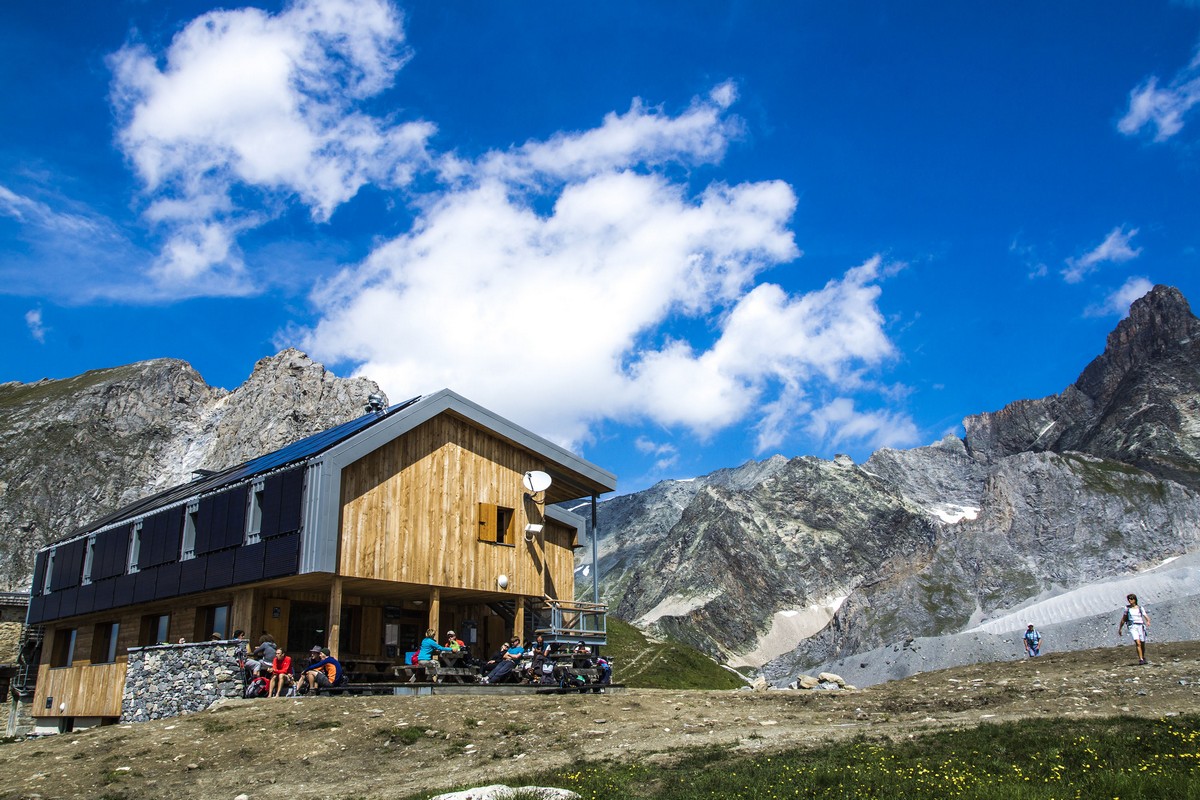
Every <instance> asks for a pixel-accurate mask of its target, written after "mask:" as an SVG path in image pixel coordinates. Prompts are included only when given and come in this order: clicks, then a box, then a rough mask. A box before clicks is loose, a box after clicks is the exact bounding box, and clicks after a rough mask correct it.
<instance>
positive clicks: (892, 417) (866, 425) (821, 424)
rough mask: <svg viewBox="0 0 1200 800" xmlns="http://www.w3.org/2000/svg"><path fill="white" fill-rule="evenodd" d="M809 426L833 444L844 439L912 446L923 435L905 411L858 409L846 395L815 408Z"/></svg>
mask: <svg viewBox="0 0 1200 800" xmlns="http://www.w3.org/2000/svg"><path fill="white" fill-rule="evenodd" d="M808 430H809V433H811V434H812V435H813V436H814V437H815V438H817V439H819V440H821V441H823V442H827V443H828V444H830V445H831V446H833V447H837V446H839V445H842V444H845V443H865V444H867V445H869V446H870V447H871V448H872V449H878V448H880V447H910V446H912V445H914V444H916V443H917V441H918V440H919V438H920V432H919V431H918V430H917V426H916V425H915V424H914V423H913V421H912V420H911V419H909V418H908V417H907V416H906V415H904V414H901V413H897V412H889V411H883V410H880V411H859V410H858V409H857V408H855V403H854V401H853V400H851V399H850V398H847V397H839V398H837V399H836V400H834V401H832V402H830V403H829V404H827V405H825V406H823V407H821V408H818V409H816V410H815V411H814V412H813V414H812V419H811V422H810V423H809V425H808Z"/></svg>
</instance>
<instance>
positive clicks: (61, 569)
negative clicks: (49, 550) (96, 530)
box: [50, 539, 87, 592]
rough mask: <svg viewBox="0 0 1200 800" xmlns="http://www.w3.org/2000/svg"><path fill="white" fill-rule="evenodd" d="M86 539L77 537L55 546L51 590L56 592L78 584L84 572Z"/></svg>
mask: <svg viewBox="0 0 1200 800" xmlns="http://www.w3.org/2000/svg"><path fill="white" fill-rule="evenodd" d="M85 547H87V540H86V539H76V540H75V541H73V542H70V543H69V544H60V545H59V546H58V547H56V548H54V574H52V575H51V576H50V590H51V591H54V592H58V591H62V590H63V589H67V588H70V587H72V586H78V585H79V580H80V577H81V575H82V574H83V553H84V548H85Z"/></svg>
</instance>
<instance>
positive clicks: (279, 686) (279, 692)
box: [267, 647, 293, 697]
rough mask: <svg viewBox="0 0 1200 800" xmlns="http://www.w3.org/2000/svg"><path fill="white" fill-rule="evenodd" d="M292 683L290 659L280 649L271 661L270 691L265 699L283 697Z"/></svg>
mask: <svg viewBox="0 0 1200 800" xmlns="http://www.w3.org/2000/svg"><path fill="white" fill-rule="evenodd" d="M292 683H293V681H292V657H291V656H289V655H288V654H287V653H285V652H283V648H282V647H281V648H279V649H278V650H276V651H275V658H274V659H272V661H271V691H270V692H269V693H268V694H267V697H283V695H284V694H286V693H287V690H288V687H289V686H291V685H292Z"/></svg>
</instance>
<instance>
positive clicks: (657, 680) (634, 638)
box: [602, 616, 745, 689]
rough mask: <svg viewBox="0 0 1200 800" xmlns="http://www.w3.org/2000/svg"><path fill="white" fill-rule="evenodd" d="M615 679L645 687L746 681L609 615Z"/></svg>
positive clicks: (730, 686)
mask: <svg viewBox="0 0 1200 800" xmlns="http://www.w3.org/2000/svg"><path fill="white" fill-rule="evenodd" d="M602 652H603V653H604V654H605V655H606V656H610V657H611V658H612V659H613V680H614V681H615V682H617V683H623V684H625V685H626V686H631V687H637V688H642V689H736V688H738V687H739V686H745V682H744V681H742V680H740V679H739V678H738V677H737V676H736V675H734V674H732V673H731V672H729V670H727V669H724V668H723V667H721V666H720V665H718V664H717V663H716V662H715V661H713V660H712V659H711V658H709V657H708V656H706V655H704V654H703V653H701V652H700V651H699V650H696V649H694V648H692V647H688V646H687V645H684V644H679V643H678V642H652V641H650V640H648V639H647V638H646V637H645V636H643V635H642V632H641V631H639V630H638V629H637V628H635V627H634V626H633V625H630V624H629V623H628V622H623V621H621V620H619V619H615V618H614V617H611V616H610V617H609V618H608V646H607V647H605V648H604V650H603V651H602Z"/></svg>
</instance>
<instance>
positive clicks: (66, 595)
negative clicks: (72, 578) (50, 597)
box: [56, 586, 79, 619]
mask: <svg viewBox="0 0 1200 800" xmlns="http://www.w3.org/2000/svg"><path fill="white" fill-rule="evenodd" d="M56 594H57V595H58V616H59V618H60V619H61V618H62V617H70V616H72V615H74V614H75V601H76V600H78V599H79V587H77V586H72V587H71V588H70V589H63V590H62V591H61V592H57V593H56Z"/></svg>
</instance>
